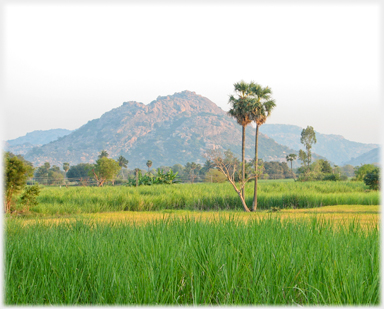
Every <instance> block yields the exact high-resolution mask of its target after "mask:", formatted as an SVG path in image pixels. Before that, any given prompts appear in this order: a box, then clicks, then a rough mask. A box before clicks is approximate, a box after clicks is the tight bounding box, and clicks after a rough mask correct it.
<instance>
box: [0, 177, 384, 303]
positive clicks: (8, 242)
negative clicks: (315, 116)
mask: <svg viewBox="0 0 384 309" xmlns="http://www.w3.org/2000/svg"><path fill="white" fill-rule="evenodd" d="M252 192H253V191H252V184H249V186H248V187H247V190H246V194H247V196H248V198H247V202H248V203H249V204H250V203H251V202H252V201H251V198H252ZM327 203H328V204H330V205H337V206H325V205H326V204H327ZM316 206H322V207H316ZM271 207H281V208H285V209H283V210H281V211H278V212H268V209H270V208H271ZM241 209H242V206H241V204H240V203H239V199H238V197H237V196H236V194H235V192H234V191H233V189H232V188H231V187H230V185H229V184H183V185H172V186H154V187H139V188H129V187H104V188H95V187H91V188H89V187H88V188H87V187H75V188H64V187H63V188H48V187H46V188H44V189H43V190H42V193H41V195H40V197H39V205H38V206H36V207H34V208H31V212H30V213H28V214H25V213H24V214H23V215H12V216H7V217H6V221H5V247H4V251H5V265H4V275H5V277H4V278H5V290H4V291H5V294H4V295H5V297H4V300H5V304H7V305H49V304H50V305H90V304H95V305H96V304H97V305H116V304H120V305H156V304H162V305H193V304H194V305H198V304H205V305H208V304H209V305H211V304H212V305H297V304H299V305H378V304H379V303H380V284H379V280H380V277H379V273H380V271H379V262H380V260H379V251H380V250H379V220H380V219H379V213H380V208H379V192H372V191H367V188H366V187H365V186H364V184H362V183H358V182H340V183H330V182H313V183H297V182H282V181H265V182H261V183H260V185H259V209H260V211H258V212H254V213H245V212H243V211H241ZM139 210H145V211H139ZM200 210H207V211H200ZM216 210H220V211H216Z"/></svg>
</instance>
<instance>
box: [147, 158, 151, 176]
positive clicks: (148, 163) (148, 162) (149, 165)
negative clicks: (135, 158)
mask: <svg viewBox="0 0 384 309" xmlns="http://www.w3.org/2000/svg"><path fill="white" fill-rule="evenodd" d="M147 166H148V174H149V169H150V168H151V166H152V161H151V160H148V161H147Z"/></svg>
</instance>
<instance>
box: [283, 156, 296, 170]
mask: <svg viewBox="0 0 384 309" xmlns="http://www.w3.org/2000/svg"><path fill="white" fill-rule="evenodd" d="M296 158H297V154H295V153H291V154H289V155H287V156H286V157H285V159H286V160H287V162H291V173H292V175H293V171H292V162H293V161H294V160H296Z"/></svg>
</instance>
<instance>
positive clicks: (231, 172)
mask: <svg viewBox="0 0 384 309" xmlns="http://www.w3.org/2000/svg"><path fill="white" fill-rule="evenodd" d="M204 157H205V158H206V159H207V160H210V161H212V162H213V164H214V166H215V167H216V168H217V169H218V170H219V171H220V172H222V173H223V174H224V175H225V176H226V177H227V179H228V181H229V182H230V184H231V185H232V187H233V189H235V191H236V193H237V195H238V196H239V198H240V200H241V203H242V204H243V208H244V211H246V212H250V210H249V208H248V206H247V204H246V202H245V199H244V197H243V194H242V190H243V189H244V187H245V184H246V183H247V182H248V181H249V180H250V179H253V178H255V176H254V175H250V176H248V177H246V178H244V179H243V180H242V182H241V183H240V185H241V186H240V188H238V187H237V185H236V182H235V174H236V172H237V169H239V171H240V168H241V164H240V162H239V160H237V158H234V157H233V154H232V153H231V152H230V151H226V152H225V155H223V153H222V152H221V151H220V150H217V149H211V150H207V151H206V152H205V153H204Z"/></svg>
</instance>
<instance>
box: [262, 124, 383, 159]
mask: <svg viewBox="0 0 384 309" xmlns="http://www.w3.org/2000/svg"><path fill="white" fill-rule="evenodd" d="M302 130H303V128H301V127H298V126H294V125H286V124H268V123H266V124H264V125H262V126H261V127H260V132H262V133H264V134H266V135H268V136H269V137H270V138H273V139H274V140H275V141H276V142H277V143H279V144H281V145H285V146H287V147H290V148H292V149H295V150H296V151H298V150H300V149H303V150H304V146H303V145H302V144H301V143H300V138H301V131H302ZM315 132H316V139H317V143H316V144H314V145H313V148H312V151H313V152H315V153H317V154H318V155H321V156H324V157H326V158H327V159H328V160H330V161H332V162H334V163H335V164H337V165H344V164H346V163H347V161H349V160H351V159H352V158H353V157H357V156H359V155H361V154H363V153H366V152H368V151H370V150H372V149H374V148H377V147H378V146H379V145H377V144H364V143H357V142H352V141H349V140H347V139H345V138H344V137H342V136H341V135H333V134H322V133H319V132H317V131H315Z"/></svg>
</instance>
